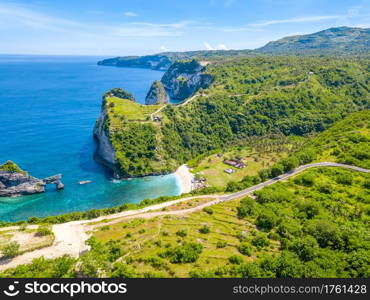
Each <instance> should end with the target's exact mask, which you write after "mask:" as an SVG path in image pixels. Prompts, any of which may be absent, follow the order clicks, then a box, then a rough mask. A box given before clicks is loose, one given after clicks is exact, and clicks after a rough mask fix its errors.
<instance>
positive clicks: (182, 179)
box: [174, 164, 194, 194]
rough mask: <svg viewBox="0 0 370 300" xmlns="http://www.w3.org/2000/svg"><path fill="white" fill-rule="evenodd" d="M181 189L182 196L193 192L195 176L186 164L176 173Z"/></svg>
mask: <svg viewBox="0 0 370 300" xmlns="http://www.w3.org/2000/svg"><path fill="white" fill-rule="evenodd" d="M174 174H175V175H176V176H177V178H178V180H179V183H180V184H179V185H180V187H181V194H186V193H190V192H191V191H192V190H193V179H194V175H193V174H192V173H190V171H189V168H188V167H187V166H186V165H185V164H184V165H181V166H180V167H179V168H178V169H177V170H176V172H175V173H174Z"/></svg>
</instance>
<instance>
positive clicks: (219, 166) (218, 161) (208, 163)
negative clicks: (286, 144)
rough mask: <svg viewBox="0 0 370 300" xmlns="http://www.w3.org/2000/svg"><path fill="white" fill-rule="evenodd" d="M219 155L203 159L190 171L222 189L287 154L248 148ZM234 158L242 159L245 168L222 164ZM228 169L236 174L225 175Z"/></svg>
mask: <svg viewBox="0 0 370 300" xmlns="http://www.w3.org/2000/svg"><path fill="white" fill-rule="evenodd" d="M220 153H222V156H221V157H218V156H217V154H212V155H210V156H207V157H205V158H204V159H203V160H202V161H201V162H200V163H199V164H198V166H197V167H196V168H194V169H193V171H192V172H193V173H194V174H198V175H200V176H201V177H205V178H206V179H207V183H208V184H209V185H210V186H215V187H222V186H225V185H226V184H227V183H228V182H230V181H240V180H241V179H243V178H244V177H245V176H253V175H257V174H258V171H260V170H262V169H265V168H268V167H270V166H272V165H273V164H274V163H275V162H276V161H278V160H280V159H281V158H284V157H286V156H287V154H288V152H287V151H283V152H270V153H265V152H264V153H261V152H257V151H255V150H254V149H252V148H250V147H244V148H242V149H240V150H238V149H233V150H230V151H227V152H220ZM235 157H240V158H242V161H243V162H244V163H245V164H246V167H245V168H243V169H237V168H234V167H230V166H228V165H226V164H224V163H223V161H224V160H225V159H233V158H235ZM228 168H230V169H234V170H236V172H235V173H232V174H227V173H225V172H224V170H225V169H228Z"/></svg>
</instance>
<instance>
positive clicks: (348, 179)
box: [336, 174, 353, 185]
mask: <svg viewBox="0 0 370 300" xmlns="http://www.w3.org/2000/svg"><path fill="white" fill-rule="evenodd" d="M352 181H353V178H352V176H351V175H350V174H343V175H340V176H338V177H337V178H336V182H337V183H339V184H344V185H352Z"/></svg>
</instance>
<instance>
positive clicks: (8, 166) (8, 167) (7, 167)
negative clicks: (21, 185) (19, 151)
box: [0, 160, 27, 174]
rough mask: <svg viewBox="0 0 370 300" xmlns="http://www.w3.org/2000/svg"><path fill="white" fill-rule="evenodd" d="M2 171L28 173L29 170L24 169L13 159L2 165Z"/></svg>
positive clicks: (0, 167)
mask: <svg viewBox="0 0 370 300" xmlns="http://www.w3.org/2000/svg"><path fill="white" fill-rule="evenodd" d="M0 171H5V172H15V173H22V174H27V172H25V171H23V170H22V169H21V168H20V167H18V165H16V164H15V163H14V162H12V161H11V160H8V161H7V162H5V163H4V164H2V165H0Z"/></svg>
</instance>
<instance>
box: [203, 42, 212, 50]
mask: <svg viewBox="0 0 370 300" xmlns="http://www.w3.org/2000/svg"><path fill="white" fill-rule="evenodd" d="M203 45H204V47H206V49H207V50H215V49H214V48H213V47H212V46H211V45H210V44H208V43H207V42H204V43H203Z"/></svg>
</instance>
